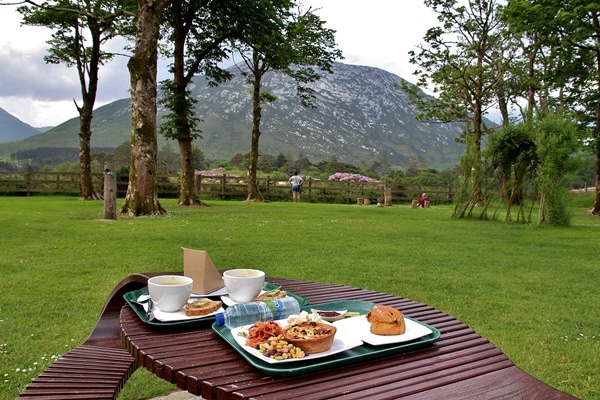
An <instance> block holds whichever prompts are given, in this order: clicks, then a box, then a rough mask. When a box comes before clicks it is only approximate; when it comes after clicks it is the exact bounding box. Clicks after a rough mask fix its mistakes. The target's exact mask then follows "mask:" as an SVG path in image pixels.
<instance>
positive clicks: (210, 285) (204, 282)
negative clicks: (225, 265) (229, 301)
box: [181, 247, 225, 294]
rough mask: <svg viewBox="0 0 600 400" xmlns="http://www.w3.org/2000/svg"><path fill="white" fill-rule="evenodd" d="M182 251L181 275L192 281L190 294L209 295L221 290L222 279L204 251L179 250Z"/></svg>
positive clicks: (183, 248)
mask: <svg viewBox="0 0 600 400" xmlns="http://www.w3.org/2000/svg"><path fill="white" fill-rule="evenodd" d="M181 249H182V250H183V275H185V276H188V277H190V278H192V279H193V280H194V286H193V287H192V293H194V294H209V293H212V292H214V291H215V290H218V289H221V288H222V287H223V286H225V284H224V283H223V277H222V276H221V274H220V273H219V271H218V270H217V267H215V264H214V263H213V262H212V260H211V259H210V256H209V255H208V253H207V252H206V251H204V250H194V249H186V248H185V247H182V248H181Z"/></svg>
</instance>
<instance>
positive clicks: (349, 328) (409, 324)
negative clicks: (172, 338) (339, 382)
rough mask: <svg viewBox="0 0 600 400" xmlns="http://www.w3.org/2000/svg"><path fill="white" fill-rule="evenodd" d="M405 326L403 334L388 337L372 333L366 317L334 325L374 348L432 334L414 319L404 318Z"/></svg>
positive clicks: (342, 321) (337, 322)
mask: <svg viewBox="0 0 600 400" xmlns="http://www.w3.org/2000/svg"><path fill="white" fill-rule="evenodd" d="M404 324H405V325H406V331H405V332H404V333H403V334H401V335H389V336H387V335H375V334H374V333H371V323H370V322H369V321H367V316H366V315H360V316H358V317H352V318H346V319H342V320H339V321H335V322H334V323H333V325H335V326H336V327H337V328H338V332H339V331H343V332H353V333H354V335H356V336H357V337H358V338H360V340H362V341H363V342H365V343H368V344H370V345H373V346H381V345H384V344H393V343H402V342H409V341H411V340H415V339H418V338H420V337H423V336H427V335H429V334H430V333H431V329H429V328H428V327H426V326H424V325H421V324H420V323H418V322H415V321H413V320H412V319H408V318H404Z"/></svg>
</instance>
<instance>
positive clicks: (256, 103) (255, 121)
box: [246, 53, 265, 201]
mask: <svg viewBox="0 0 600 400" xmlns="http://www.w3.org/2000/svg"><path fill="white" fill-rule="evenodd" d="M253 62H254V71H255V72H254V81H253V89H252V141H251V143H250V160H249V165H248V197H247V198H246V201H265V199H264V197H263V196H262V194H261V193H260V191H259V190H258V180H257V176H256V175H257V170H258V141H259V138H260V119H261V117H262V108H261V105H260V87H261V79H260V78H261V76H262V75H261V72H259V71H261V67H260V60H259V58H258V55H257V54H256V53H255V54H254V57H253Z"/></svg>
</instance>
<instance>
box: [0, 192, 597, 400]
mask: <svg viewBox="0 0 600 400" xmlns="http://www.w3.org/2000/svg"><path fill="white" fill-rule="evenodd" d="M580 196H583V195H580ZM161 203H162V204H163V206H164V207H165V208H166V209H167V210H168V211H169V212H170V213H169V215H168V216H165V217H140V218H125V217H119V218H118V219H117V220H116V221H106V220H102V216H103V203H102V202H101V201H95V202H81V201H78V200H77V199H76V198H73V197H42V196H38V197H31V198H15V197H0V223H1V226H2V242H1V245H0V250H1V251H0V271H1V274H0V299H1V301H0V374H1V375H2V382H1V383H0V399H13V398H14V397H16V396H17V395H18V393H19V391H20V390H22V389H23V388H24V386H25V385H26V384H27V383H28V382H30V380H31V379H32V378H33V377H35V376H37V375H38V374H39V373H40V372H41V371H42V370H43V369H44V368H45V367H46V366H48V365H49V364H50V363H51V362H52V358H53V357H56V356H59V355H61V354H64V353H65V352H67V351H68V350H69V349H71V348H73V347H75V346H77V345H78V344H80V343H82V342H83V341H84V340H85V339H86V337H87V335H88V334H89V333H90V331H91V330H92V328H93V326H94V324H95V322H96V318H97V317H98V314H99V312H100V310H101V307H102V305H103V303H104V300H105V299H106V297H107V295H108V294H109V293H110V292H111V290H112V288H113V287H114V286H115V284H116V283H117V282H119V281H120V280H121V279H122V278H124V277H126V276H127V275H129V274H131V273H134V272H151V271H181V270H182V268H183V256H182V254H181V247H189V248H195V249H202V250H207V251H208V252H209V254H210V256H211V258H212V259H213V261H214V262H215V264H216V265H217V267H218V268H221V269H228V268H238V267H248V268H258V269H262V270H264V271H266V273H267V279H268V277H269V276H271V277H284V278H291V279H304V280H314V281H320V282H331V283H338V284H345V285H351V286H357V287H361V288H365V289H370V290H376V291H381V292H386V293H391V294H394V295H399V296H403V297H406V298H410V299H413V300H417V301H420V302H424V303H427V304H429V305H431V306H433V307H435V308H437V309H440V310H443V311H445V312H447V313H449V314H451V315H453V316H455V317H457V318H458V319H460V320H462V321H463V322H465V323H466V324H468V325H470V326H471V327H472V328H473V329H475V330H476V331H477V332H478V333H479V334H481V335H482V336H484V337H486V338H488V339H489V340H490V341H491V342H492V343H494V344H495V345H496V346H498V347H499V348H500V349H502V350H503V351H504V353H505V354H507V355H508V357H510V358H511V360H512V361H513V362H514V363H515V364H516V365H518V366H519V367H520V368H522V369H523V370H525V371H527V372H528V373H530V374H531V375H533V376H534V377H536V378H538V379H540V380H542V381H544V382H546V383H548V384H550V385H552V386H554V387H556V388H558V389H560V390H563V391H565V392H567V393H570V394H572V395H575V396H577V397H579V398H582V399H586V400H589V399H600V375H599V374H598V371H600V265H599V263H598V238H599V237H600V236H599V232H600V219H598V218H597V217H589V216H585V215H584V211H585V209H587V208H589V206H590V205H591V204H592V198H591V197H590V195H587V196H586V197H584V198H577V199H574V200H572V203H573V219H572V226H571V227H568V228H554V227H549V226H543V227H537V226H534V225H527V224H512V223H502V222H494V221H487V222H482V221H477V220H455V219H452V218H451V217H450V216H451V213H452V207H451V206H436V205H434V206H432V207H431V208H430V209H425V210H422V209H412V208H410V207H409V206H408V205H406V204H403V205H394V206H392V207H381V208H378V207H375V206H368V207H360V206H357V205H326V204H306V203H300V204H294V203H291V202H280V203H268V204H247V203H245V202H233V201H232V202H223V201H207V203H208V204H209V205H211V207H208V208H185V207H177V206H176V205H175V200H163V201H162V202H161ZM119 204H121V201H119ZM173 388H174V387H173V386H171V385H168V384H166V383H164V382H162V381H160V380H159V379H158V378H154V377H153V376H151V374H149V373H148V372H146V371H145V370H140V371H138V372H136V374H135V375H134V377H133V378H132V379H131V380H130V381H129V382H128V384H127V385H126V387H125V390H124V391H123V393H122V395H121V398H122V399H127V400H129V399H143V398H147V397H151V396H156V395H159V394H161V393H166V392H168V391H170V390H172V389H173Z"/></svg>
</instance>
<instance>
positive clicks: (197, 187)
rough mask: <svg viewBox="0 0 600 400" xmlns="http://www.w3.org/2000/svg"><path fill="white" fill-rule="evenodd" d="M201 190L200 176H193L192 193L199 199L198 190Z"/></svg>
mask: <svg viewBox="0 0 600 400" xmlns="http://www.w3.org/2000/svg"><path fill="white" fill-rule="evenodd" d="M201 189H202V175H200V174H194V192H195V193H196V196H198V197H200V190H201Z"/></svg>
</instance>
